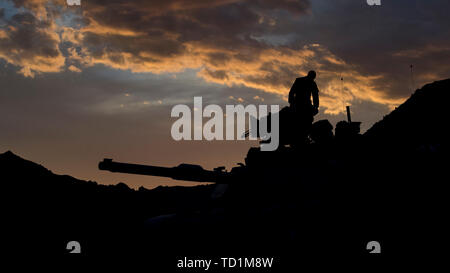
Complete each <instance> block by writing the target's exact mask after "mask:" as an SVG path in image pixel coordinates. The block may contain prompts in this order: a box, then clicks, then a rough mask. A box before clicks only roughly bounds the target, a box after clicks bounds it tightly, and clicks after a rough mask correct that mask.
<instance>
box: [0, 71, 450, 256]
mask: <svg viewBox="0 0 450 273" xmlns="http://www.w3.org/2000/svg"><path fill="white" fill-rule="evenodd" d="M449 91H450V80H443V81H439V82H435V83H432V84H428V85H425V86H424V87H423V88H421V89H420V90H417V91H416V92H415V93H414V94H413V95H412V96H411V98H409V99H408V100H407V101H406V102H405V103H404V104H402V105H401V106H399V107H398V108H397V109H396V110H394V111H393V112H392V113H390V114H389V115H387V116H386V117H384V118H383V120H381V121H380V122H378V123H376V124H375V125H374V126H373V127H372V128H371V129H369V130H368V131H367V132H366V133H365V134H364V135H363V136H359V137H357V138H354V139H351V141H341V140H339V139H336V141H335V142H333V143H332V144H330V143H327V144H326V145H325V144H324V145H322V144H320V145H319V144H315V145H310V146H308V147H307V148H301V149H300V150H294V151H285V150H281V151H278V152H276V153H270V154H269V153H267V154H264V157H263V156H262V155H260V154H257V153H256V154H254V153H253V152H254V150H250V151H249V154H248V155H247V159H246V164H247V165H250V167H252V166H251V164H249V162H254V163H253V164H254V165H255V166H254V168H255V169H252V170H258V169H261V170H262V173H263V174H262V175H260V177H253V176H252V177H248V179H247V181H240V182H242V183H243V184H246V182H250V180H252V182H255V181H265V180H267V181H269V183H266V184H264V183H263V184H264V185H262V184H261V185H260V184H258V183H257V182H256V183H251V185H250V186H248V187H247V186H245V185H242V186H241V185H238V186H237V187H236V190H235V193H236V192H237V194H233V195H231V197H229V198H228V199H227V200H225V201H224V200H222V199H219V200H212V199H211V194H212V192H213V190H214V185H207V186H196V187H158V188H156V189H153V190H148V189H145V188H143V187H141V188H140V189H139V190H134V189H130V188H129V187H128V186H126V185H125V184H124V183H119V184H117V185H109V186H106V185H100V184H97V183H95V182H92V181H82V180H78V179H76V178H73V177H71V176H67V175H56V174H54V173H52V172H51V171H49V170H47V169H45V168H44V167H43V166H40V165H38V164H35V163H33V162H30V161H27V160H25V159H22V158H20V157H19V156H17V155H15V154H13V153H12V152H6V153H4V154H1V155H0V179H1V181H2V186H3V187H4V188H5V189H6V190H5V191H4V192H5V193H6V195H7V198H5V199H4V200H6V202H5V204H4V205H3V207H5V208H8V209H7V217H6V219H7V221H6V223H7V224H6V226H7V228H8V229H9V232H10V233H9V234H11V236H10V238H9V239H10V240H11V242H12V243H11V248H12V249H14V251H16V252H17V253H23V251H24V250H27V249H29V246H30V245H35V246H39V247H40V248H41V251H42V252H44V253H47V252H50V253H53V252H54V253H59V254H65V253H66V251H65V244H66V243H67V242H68V241H69V240H78V241H80V242H81V244H82V246H83V253H85V254H93V255H116V254H121V255H126V254H128V255H129V254H131V253H133V254H137V253H145V255H146V256H147V257H153V258H152V262H155V261H160V262H161V261H162V260H164V258H166V259H169V260H171V259H172V260H173V259H174V257H175V256H177V255H179V256H186V255H213V253H223V252H224V251H225V250H229V249H232V251H233V252H231V253H233V255H238V252H239V254H241V253H247V254H248V253H251V254H254V253H261V252H262V253H264V255H266V256H267V255H268V253H270V254H271V255H274V256H277V257H282V255H285V254H286V255H288V256H291V257H292V258H293V259H292V261H293V262H295V261H296V258H295V257H298V255H299V253H301V255H324V253H328V255H346V254H356V255H364V254H366V250H365V244H366V243H367V242H368V241H370V240H378V241H380V242H381V243H382V245H383V246H384V250H385V252H386V253H390V254H395V255H397V254H398V253H402V254H411V253H413V254H414V253H423V252H428V253H429V254H432V253H434V252H437V251H438V250H440V248H439V245H441V247H442V244H443V243H442V242H443V240H444V239H443V238H444V235H445V234H446V231H445V230H446V228H447V225H446V224H445V223H444V222H445V217H444V215H446V213H447V212H446V209H445V208H446V207H448V201H447V200H448V198H447V197H446V196H445V193H446V190H445V183H444V181H446V180H448V172H447V171H446V168H447V166H446V163H445V162H446V160H445V159H446V158H447V157H448V139H449V138H448V133H447V132H446V131H447V130H446V122H447V121H448V120H449V119H448V113H447V110H446V107H445V106H446V103H448V97H449ZM327 127H328V125H327ZM330 137H331V136H330ZM311 155H313V156H312V157H311ZM255 157H256V158H255ZM293 159H295V160H293ZM273 161H277V164H278V165H276V166H272V167H271V164H269V163H271V162H273ZM288 161H289V163H286V162H288ZM290 161H292V162H290ZM280 162H282V163H283V162H284V163H285V164H284V163H283V164H284V165H283V164H281V163H280ZM305 162H307V164H306V165H305ZM280 164H281V165H283V166H280ZM272 165H273V164H272ZM279 167H283V168H279ZM252 168H253V167H252ZM251 174H253V173H251ZM264 179H265V180H264ZM249 184H250V183H249ZM330 246H336V247H338V249H339V251H338V252H339V253H337V254H336V252H329V251H328V250H329V249H330ZM292 249H295V250H296V251H294V252H293V251H292ZM255 251H256V252H255ZM264 251H265V252H264ZM284 260H285V261H286V259H284ZM169 264H174V263H173V262H170V261H169Z"/></svg>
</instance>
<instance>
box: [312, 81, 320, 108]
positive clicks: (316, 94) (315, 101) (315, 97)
mask: <svg viewBox="0 0 450 273" xmlns="http://www.w3.org/2000/svg"><path fill="white" fill-rule="evenodd" d="M312 96H313V104H314V107H315V108H319V88H318V87H317V84H316V83H314V84H313V90H312Z"/></svg>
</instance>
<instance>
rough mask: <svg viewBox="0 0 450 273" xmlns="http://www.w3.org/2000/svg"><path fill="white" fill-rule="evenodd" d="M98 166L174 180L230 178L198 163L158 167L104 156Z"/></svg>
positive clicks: (220, 182)
mask: <svg viewBox="0 0 450 273" xmlns="http://www.w3.org/2000/svg"><path fill="white" fill-rule="evenodd" d="M98 168H99V169H100V170H105V171H110V172H117V173H129V174H139V175H149V176H161V177H170V178H172V179H175V180H185V181H192V182H212V183H219V184H228V182H229V181H230V178H231V177H230V173H229V172H226V171H222V170H214V171H210V170H205V169H203V168H202V167H201V166H199V165H191V164H180V165H178V166H176V167H159V166H151V165H139V164H130V163H121V162H114V161H113V160H112V159H107V158H105V159H103V161H101V162H100V163H99V164H98Z"/></svg>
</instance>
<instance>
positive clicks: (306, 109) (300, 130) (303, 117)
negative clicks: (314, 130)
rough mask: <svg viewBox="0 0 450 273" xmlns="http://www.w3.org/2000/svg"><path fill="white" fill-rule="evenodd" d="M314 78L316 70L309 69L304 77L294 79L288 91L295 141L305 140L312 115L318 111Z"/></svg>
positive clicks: (317, 95) (312, 118)
mask: <svg viewBox="0 0 450 273" xmlns="http://www.w3.org/2000/svg"><path fill="white" fill-rule="evenodd" d="M315 78H316V72H315V71H312V70H311V71H309V72H308V75H307V76H306V77H301V78H297V79H295V82H294V84H293V85H292V87H291V91H290V92H289V103H290V107H291V112H292V113H293V117H294V121H295V123H296V124H293V125H294V132H295V133H296V136H295V138H296V140H297V141H303V140H305V138H306V136H307V135H308V133H309V130H310V128H311V124H312V122H313V120H314V116H315V115H316V114H317V113H318V112H319V89H318V88H317V84H316V82H315V81H314V79H315ZM311 96H312V98H313V101H312V102H311Z"/></svg>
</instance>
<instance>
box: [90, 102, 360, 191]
mask: <svg viewBox="0 0 450 273" xmlns="http://www.w3.org/2000/svg"><path fill="white" fill-rule="evenodd" d="M289 113H290V110H289V107H285V108H283V109H282V110H281V111H280V113H279V115H280V139H284V141H283V142H282V143H280V146H279V148H278V149H277V150H276V151H272V152H268V151H261V150H260V148H259V147H252V148H250V149H249V151H248V153H247V156H246V158H245V163H239V164H238V166H236V167H233V168H232V169H231V170H230V171H227V170H226V169H225V167H217V168H215V169H214V170H205V169H204V168H202V167H201V166H199V165H191V164H180V165H178V166H175V167H159V166H151V165H138V164H130V163H120V162H115V161H113V160H112V159H104V160H103V161H102V162H100V163H99V169H100V170H106V171H111V172H119V173H129V174H139V175H148V176H160V177H169V178H172V179H174V180H182V181H191V182H197V183H216V184H219V185H226V186H217V187H216V188H217V189H216V191H215V192H214V194H213V196H214V197H218V196H224V194H225V193H227V195H228V193H229V192H231V193H230V194H229V195H233V196H234V199H237V198H238V197H237V196H247V197H248V196H249V195H251V196H256V195H258V196H260V197H261V198H263V199H265V198H267V196H270V198H281V199H283V198H285V197H286V196H287V195H289V194H297V193H298V192H299V191H301V192H310V191H311V187H317V186H320V183H308V182H310V181H321V180H329V179H330V177H329V176H330V174H329V173H323V172H321V171H320V169H322V168H323V166H324V165H330V164H331V165H333V164H335V156H336V154H337V153H341V152H342V151H340V149H347V148H346V147H345V143H346V142H349V141H350V140H351V142H352V147H355V145H354V143H355V140H357V138H358V137H359V136H360V134H359V126H360V123H359V122H352V121H351V117H350V109H349V108H347V113H348V121H341V122H339V123H338V124H337V127H336V136H334V134H333V131H332V130H333V126H332V125H331V124H330V123H329V122H328V120H319V121H317V122H315V123H313V124H312V126H311V128H310V130H309V135H308V138H307V139H305V140H302V141H300V142H298V143H293V142H292V141H288V140H291V139H292V138H291V137H286V135H289V134H290V131H289V130H290V128H291V127H292V124H291V123H290V122H288V121H292V117H290V115H289ZM269 130H270V129H269ZM283 136H284V138H283ZM336 167H338V166H336ZM328 169H329V168H328ZM324 176H325V177H324ZM274 184H277V185H278V186H279V187H273V185H274ZM305 187H306V188H308V189H305ZM278 189H282V192H281V193H279V194H277V193H278V192H277V190H278ZM286 189H288V190H287V192H286ZM289 189H291V190H292V191H291V190H289ZM305 190H306V191H305ZM238 193H239V194H238Z"/></svg>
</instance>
